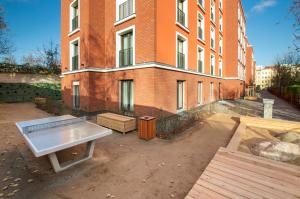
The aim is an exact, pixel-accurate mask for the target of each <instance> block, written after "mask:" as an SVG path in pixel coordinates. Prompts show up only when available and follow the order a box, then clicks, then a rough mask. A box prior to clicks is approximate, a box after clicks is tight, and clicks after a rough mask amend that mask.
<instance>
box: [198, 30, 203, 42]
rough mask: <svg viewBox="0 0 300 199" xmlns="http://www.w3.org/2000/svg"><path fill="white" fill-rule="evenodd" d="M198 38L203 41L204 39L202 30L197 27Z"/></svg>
mask: <svg viewBox="0 0 300 199" xmlns="http://www.w3.org/2000/svg"><path fill="white" fill-rule="evenodd" d="M198 38H199V39H201V40H203V39H204V38H203V30H202V28H201V27H198Z"/></svg>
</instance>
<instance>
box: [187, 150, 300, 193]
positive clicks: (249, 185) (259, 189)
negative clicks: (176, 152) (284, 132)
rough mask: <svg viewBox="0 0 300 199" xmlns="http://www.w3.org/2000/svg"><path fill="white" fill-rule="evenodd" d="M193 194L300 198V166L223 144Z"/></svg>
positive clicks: (192, 191)
mask: <svg viewBox="0 0 300 199" xmlns="http://www.w3.org/2000/svg"><path fill="white" fill-rule="evenodd" d="M192 198H205V199H209V198H213V199H217V198H251V199H252V198H274V199H275V198H276V199H288V198H300V167H297V166H293V165H289V164H285V163H281V162H276V161H272V160H268V159H265V158H261V157H258V156H254V155H250V154H246V153H242V152H237V151H233V150H230V149H224V148H220V149H219V151H218V152H217V153H216V155H215V157H214V158H213V160H212V161H211V162H210V164H209V165H208V166H207V168H206V170H205V171H204V172H203V174H202V175H201V177H200V179H199V180H198V181H197V182H196V184H195V185H194V187H193V188H192V189H191V191H190V192H189V194H188V195H187V196H186V199H192Z"/></svg>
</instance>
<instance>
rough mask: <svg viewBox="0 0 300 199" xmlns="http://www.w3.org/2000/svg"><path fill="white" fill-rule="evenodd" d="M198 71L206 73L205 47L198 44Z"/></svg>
mask: <svg viewBox="0 0 300 199" xmlns="http://www.w3.org/2000/svg"><path fill="white" fill-rule="evenodd" d="M197 54H198V56H197V57H198V72H199V73H204V49H203V48H201V47H199V46H198V53H197Z"/></svg>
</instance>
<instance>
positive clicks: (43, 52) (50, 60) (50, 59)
mask: <svg viewBox="0 0 300 199" xmlns="http://www.w3.org/2000/svg"><path fill="white" fill-rule="evenodd" d="M38 57H39V59H40V60H41V62H42V65H43V66H45V67H48V68H49V69H50V70H51V71H53V72H54V71H58V70H60V51H59V45H58V44H54V43H53V42H52V41H50V42H49V44H47V45H43V47H42V48H41V49H38Z"/></svg>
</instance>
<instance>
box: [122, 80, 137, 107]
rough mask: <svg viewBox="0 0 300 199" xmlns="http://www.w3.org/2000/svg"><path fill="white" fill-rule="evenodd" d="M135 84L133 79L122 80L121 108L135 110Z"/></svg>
mask: <svg viewBox="0 0 300 199" xmlns="http://www.w3.org/2000/svg"><path fill="white" fill-rule="evenodd" d="M133 87H134V85H133V81H132V80H124V81H121V110H122V111H127V112H133V111H134V88H133Z"/></svg>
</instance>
